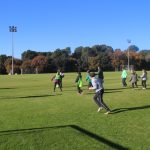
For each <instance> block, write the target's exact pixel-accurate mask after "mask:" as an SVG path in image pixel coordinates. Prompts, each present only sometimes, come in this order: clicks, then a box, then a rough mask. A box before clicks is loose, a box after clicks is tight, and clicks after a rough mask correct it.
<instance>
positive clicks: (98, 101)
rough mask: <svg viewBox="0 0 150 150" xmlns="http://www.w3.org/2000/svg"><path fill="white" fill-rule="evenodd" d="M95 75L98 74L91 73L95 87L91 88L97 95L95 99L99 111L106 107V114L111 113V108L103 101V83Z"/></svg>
mask: <svg viewBox="0 0 150 150" xmlns="http://www.w3.org/2000/svg"><path fill="white" fill-rule="evenodd" d="M95 75H96V74H95V73H94V72H93V73H91V74H90V76H91V81H92V85H93V87H90V88H89V90H95V95H94V97H93V99H94V101H95V103H96V104H97V105H98V107H99V108H98V110H97V112H99V111H100V110H102V109H103V108H104V109H105V110H106V113H105V114H109V113H111V110H110V109H109V107H108V106H107V105H106V104H105V103H104V101H103V94H104V87H103V83H102V82H99V80H98V79H97V78H96V77H95Z"/></svg>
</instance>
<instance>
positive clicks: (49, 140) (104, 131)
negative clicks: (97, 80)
mask: <svg viewBox="0 0 150 150" xmlns="http://www.w3.org/2000/svg"><path fill="white" fill-rule="evenodd" d="M149 73H150V72H149ZM120 74H121V72H117V73H114V72H112V73H110V72H108V73H107V72H106V73H104V75H105V82H104V87H105V94H104V101H105V102H106V104H107V105H108V106H109V107H110V108H111V109H112V110H116V111H115V112H116V113H114V114H110V115H104V112H105V110H102V112H99V113H97V109H98V107H97V105H96V104H95V103H94V101H93V95H94V92H93V91H88V90H87V86H86V82H85V75H86V74H85V73H83V80H84V87H83V90H84V94H83V95H78V94H77V90H76V84H75V83H74V81H75V78H76V73H68V74H65V78H64V79H63V87H64V88H63V92H60V91H59V89H58V88H57V89H56V92H55V93H54V92H53V83H52V82H51V80H50V79H51V77H52V76H53V75H52V74H41V75H14V76H8V75H7V76H0V150H99V149H102V150H111V149H132V150H148V149H149V145H150V138H149V137H150V86H148V88H147V89H146V90H142V88H141V85H140V84H141V83H140V81H139V82H138V85H139V87H138V88H137V89H131V88H129V86H128V88H122V86H121V79H120ZM138 74H139V75H140V73H138ZM148 82H149V81H148ZM148 84H149V83H148ZM128 85H130V84H129V83H128Z"/></svg>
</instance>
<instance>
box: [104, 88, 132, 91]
mask: <svg viewBox="0 0 150 150" xmlns="http://www.w3.org/2000/svg"><path fill="white" fill-rule="evenodd" d="M126 89H131V87H121V88H113V89H109V88H105V90H106V91H107V90H110V91H115V90H126Z"/></svg>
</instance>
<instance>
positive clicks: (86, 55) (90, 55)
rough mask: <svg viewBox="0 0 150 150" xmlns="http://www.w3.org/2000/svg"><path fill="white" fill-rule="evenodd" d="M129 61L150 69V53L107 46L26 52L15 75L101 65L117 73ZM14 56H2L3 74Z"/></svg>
mask: <svg viewBox="0 0 150 150" xmlns="http://www.w3.org/2000/svg"><path fill="white" fill-rule="evenodd" d="M128 52H129V61H130V65H132V66H133V67H134V68H135V69H136V70H141V69H143V68H144V69H146V70H149V69H150V50H139V48H138V47H137V46H135V45H131V46H129V47H128V49H127V50H121V49H115V50H114V49H113V48H112V47H111V46H107V45H94V46H92V47H89V46H87V47H83V46H80V47H77V48H75V50H74V52H73V53H71V48H70V47H66V48H64V49H56V50H54V51H53V52H51V51H50V52H36V51H33V50H26V51H24V52H23V53H22V55H21V59H17V58H14V73H17V74H20V73H21V71H22V72H23V73H35V72H38V73H49V72H56V71H57V69H58V68H59V69H61V70H63V71H64V72H75V71H78V70H80V71H87V70H88V69H90V70H93V71H95V70H96V69H97V67H98V66H99V65H100V66H101V67H102V69H103V70H104V71H117V70H120V69H121V66H125V65H127V64H128ZM11 69H12V57H11V56H7V55H0V74H8V73H11Z"/></svg>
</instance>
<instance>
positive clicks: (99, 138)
mask: <svg viewBox="0 0 150 150" xmlns="http://www.w3.org/2000/svg"><path fill="white" fill-rule="evenodd" d="M68 127H69V128H72V129H74V130H77V131H79V132H80V133H82V134H84V135H86V136H88V137H90V138H92V139H94V140H96V141H98V142H101V143H103V144H106V145H108V146H109V147H111V148H114V149H116V150H129V148H127V147H124V146H122V145H120V144H117V143H114V142H112V141H110V140H108V139H106V138H104V137H102V136H99V135H97V134H95V133H92V132H90V131H88V130H86V129H84V128H81V127H79V126H77V125H64V126H53V127H42V128H29V129H18V130H7V131H0V136H3V135H12V134H22V133H29V132H39V131H43V130H49V129H57V128H68Z"/></svg>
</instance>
